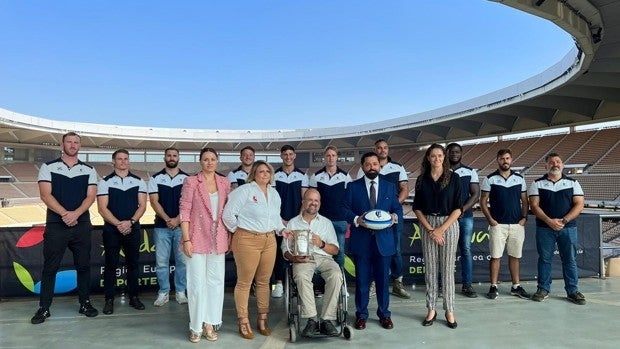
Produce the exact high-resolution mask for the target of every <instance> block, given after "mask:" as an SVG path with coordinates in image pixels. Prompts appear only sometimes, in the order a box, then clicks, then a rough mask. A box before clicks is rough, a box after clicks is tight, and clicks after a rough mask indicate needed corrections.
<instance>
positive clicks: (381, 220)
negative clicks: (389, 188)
mask: <svg viewBox="0 0 620 349" xmlns="http://www.w3.org/2000/svg"><path fill="white" fill-rule="evenodd" d="M362 220H363V221H364V223H366V225H367V226H368V228H370V229H372V230H381V229H385V228H388V227H390V226H391V225H392V215H391V214H390V213H389V212H386V211H383V210H370V211H368V212H366V213H364V214H363V215H362Z"/></svg>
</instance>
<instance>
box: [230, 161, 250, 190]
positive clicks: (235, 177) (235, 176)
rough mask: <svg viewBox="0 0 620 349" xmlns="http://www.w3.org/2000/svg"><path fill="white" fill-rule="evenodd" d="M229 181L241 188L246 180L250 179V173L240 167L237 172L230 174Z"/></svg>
mask: <svg viewBox="0 0 620 349" xmlns="http://www.w3.org/2000/svg"><path fill="white" fill-rule="evenodd" d="M227 178H228V180H229V181H230V183H231V184H237V186H241V185H244V184H245V181H246V179H248V173H247V172H245V171H244V170H243V167H241V165H239V167H237V168H236V169H235V170H232V171H230V172H229V173H228V176H227Z"/></svg>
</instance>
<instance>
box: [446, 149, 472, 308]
mask: <svg viewBox="0 0 620 349" xmlns="http://www.w3.org/2000/svg"><path fill="white" fill-rule="evenodd" d="M446 152H447V153H448V161H450V168H451V169H452V171H454V172H456V173H457V174H458V175H459V178H460V179H461V195H462V196H463V213H462V214H461V217H459V252H460V254H461V256H460V257H459V261H460V262H461V284H462V287H461V293H462V294H463V295H465V296H466V297H469V298H476V297H478V294H477V293H476V291H474V288H473V287H472V286H471V284H472V279H473V265H474V264H473V263H474V260H473V256H472V254H471V237H472V235H473V234H474V212H473V210H472V208H473V207H474V205H475V204H476V202H478V198H479V197H480V184H479V181H478V173H476V170H474V169H473V168H471V167H467V166H465V165H463V163H461V159H462V157H463V155H462V154H463V149H462V147H461V145H460V144H458V143H450V144H448V146H447V147H446Z"/></svg>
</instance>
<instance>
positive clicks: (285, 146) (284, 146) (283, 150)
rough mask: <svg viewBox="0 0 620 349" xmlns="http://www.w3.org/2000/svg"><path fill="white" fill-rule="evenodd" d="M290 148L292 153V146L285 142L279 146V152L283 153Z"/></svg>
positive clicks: (293, 149)
mask: <svg viewBox="0 0 620 349" xmlns="http://www.w3.org/2000/svg"><path fill="white" fill-rule="evenodd" d="M288 150H291V151H292V152H293V153H294V152H295V148H293V146H292V145H290V144H285V145H283V146H282V148H280V153H284V152H285V151H288Z"/></svg>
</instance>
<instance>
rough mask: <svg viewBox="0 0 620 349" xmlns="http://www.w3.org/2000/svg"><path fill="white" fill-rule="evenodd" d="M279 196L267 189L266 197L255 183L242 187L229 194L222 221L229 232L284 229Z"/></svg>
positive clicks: (269, 187) (271, 188)
mask: <svg viewBox="0 0 620 349" xmlns="http://www.w3.org/2000/svg"><path fill="white" fill-rule="evenodd" d="M280 205H281V201H280V195H278V192H277V191H276V190H275V189H274V188H273V187H272V186H268V187H267V197H265V194H263V191H262V190H261V189H260V188H259V187H258V184H256V182H250V183H248V184H245V185H242V186H240V187H238V188H237V189H235V190H233V191H232V192H230V194H229V195H228V202H227V203H226V206H225V207H224V213H223V214H222V221H224V225H225V226H226V228H228V230H229V231H232V232H234V231H235V230H237V228H242V229H245V230H249V231H253V232H261V233H266V232H270V231H274V230H275V231H276V232H279V231H281V230H282V229H284V224H282V219H281V218H280Z"/></svg>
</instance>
